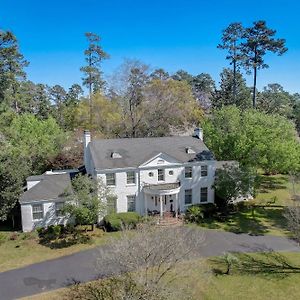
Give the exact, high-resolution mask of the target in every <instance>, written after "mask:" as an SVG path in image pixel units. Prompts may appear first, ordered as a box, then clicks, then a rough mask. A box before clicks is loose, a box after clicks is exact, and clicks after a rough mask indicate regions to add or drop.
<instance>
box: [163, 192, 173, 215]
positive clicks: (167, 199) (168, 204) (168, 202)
mask: <svg viewBox="0 0 300 300" xmlns="http://www.w3.org/2000/svg"><path fill="white" fill-rule="evenodd" d="M163 203H164V212H173V211H174V209H175V207H174V200H173V197H172V195H166V196H163Z"/></svg>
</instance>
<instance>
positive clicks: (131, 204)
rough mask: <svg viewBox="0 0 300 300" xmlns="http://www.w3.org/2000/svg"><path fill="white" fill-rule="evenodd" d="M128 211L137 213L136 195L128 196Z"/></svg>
mask: <svg viewBox="0 0 300 300" xmlns="http://www.w3.org/2000/svg"><path fill="white" fill-rule="evenodd" d="M127 211H135V195H130V196H127Z"/></svg>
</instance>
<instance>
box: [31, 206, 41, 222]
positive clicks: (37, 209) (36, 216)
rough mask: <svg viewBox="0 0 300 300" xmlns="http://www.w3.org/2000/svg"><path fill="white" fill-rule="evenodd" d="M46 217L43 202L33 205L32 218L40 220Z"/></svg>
mask: <svg viewBox="0 0 300 300" xmlns="http://www.w3.org/2000/svg"><path fill="white" fill-rule="evenodd" d="M43 218H44V209H43V204H33V205H32V219H33V220H40V219H43Z"/></svg>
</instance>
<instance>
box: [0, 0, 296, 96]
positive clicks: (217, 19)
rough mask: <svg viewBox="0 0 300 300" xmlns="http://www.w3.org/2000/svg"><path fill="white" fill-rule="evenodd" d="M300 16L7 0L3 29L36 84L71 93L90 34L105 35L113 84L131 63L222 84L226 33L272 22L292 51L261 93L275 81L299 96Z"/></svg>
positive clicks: (0, 6)
mask: <svg viewBox="0 0 300 300" xmlns="http://www.w3.org/2000/svg"><path fill="white" fill-rule="evenodd" d="M299 11H300V1H296V0H285V1H281V0H273V1H271V0H267V1H265V0H260V1H253V0H252V1H242V0H240V1H238V0H227V1H221V0H198V1H197V0H181V1H179V0H172V1H171V0H160V1H158V0H152V1H143V0H140V1H138V0H123V1H121V0H106V1H102V0H60V1H58V0H51V1H49V0H48V1H47V0H39V1H37V0H26V1H24V0H0V28H1V29H4V30H11V31H13V32H14V34H15V35H16V36H17V39H18V41H19V43H20V50H21V52H22V53H23V55H24V56H25V58H26V59H27V60H28V61H29V62H30V65H29V67H28V68H26V72H27V74H28V79H29V80H32V81H33V82H36V83H46V84H49V85H54V84H60V85H62V86H64V87H65V88H68V87H70V86H71V85H72V84H73V83H81V77H82V74H81V73H80V71H79V68H80V67H81V66H82V65H84V63H85V62H84V55H83V51H84V49H85V48H86V46H87V42H86V39H85V37H84V33H85V32H94V33H97V34H98V35H100V36H101V44H102V47H103V49H104V50H105V51H106V52H108V53H109V54H110V59H109V60H106V61H105V62H104V63H103V71H104V74H105V76H106V78H110V75H111V74H113V73H114V72H116V71H117V69H118V66H119V65H121V64H122V62H123V61H124V59H138V60H141V61H142V62H144V63H146V64H149V65H150V66H151V68H152V69H155V68H158V67H160V68H164V69H165V70H167V71H168V72H170V73H174V72H176V71H177V70H179V69H184V70H186V71H188V72H189V73H191V74H194V75H196V74H200V73H202V72H205V73H209V74H211V76H212V77H213V79H214V80H216V82H219V74H220V72H221V71H222V69H223V68H224V67H228V66H229V64H228V61H226V59H225V56H226V51H224V50H220V49H217V47H216V46H217V45H218V43H219V42H220V38H221V33H222V30H223V29H225V28H226V27H227V26H228V24H230V23H232V22H242V23H243V25H244V26H251V24H252V22H253V21H256V20H266V21H267V25H268V26H269V27H270V28H272V29H276V30H277V36H278V37H280V38H285V39H286V45H287V47H288V48H289V51H288V52H287V53H286V54H285V55H284V56H282V57H278V56H276V55H267V56H266V62H267V63H268V64H269V65H270V68H269V69H266V70H261V71H260V72H259V74H258V88H259V89H261V88H262V87H263V86H265V85H267V84H268V83H275V82H276V83H280V84H281V85H282V86H283V87H284V88H285V89H286V90H288V91H290V92H300V86H299V82H300V18H299ZM247 82H248V84H249V85H251V82H252V81H251V77H250V76H248V77H247Z"/></svg>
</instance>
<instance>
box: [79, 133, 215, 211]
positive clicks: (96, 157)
mask: <svg viewBox="0 0 300 300" xmlns="http://www.w3.org/2000/svg"><path fill="white" fill-rule="evenodd" d="M84 161H85V167H86V171H87V173H88V174H90V175H91V176H92V177H94V178H95V179H101V180H102V182H104V184H105V185H106V186H107V187H109V188H111V190H112V192H113V193H114V194H115V195H116V196H117V202H116V203H115V209H116V211H117V212H127V211H136V212H138V213H139V214H141V215H145V214H148V213H157V214H160V215H161V216H162V215H163V214H164V213H166V212H173V213H174V215H177V214H178V213H180V212H184V211H185V210H186V208H187V207H188V206H190V205H192V204H201V203H203V204H204V203H209V202H214V190H213V188H212V186H213V183H214V176H215V169H216V161H215V159H214V157H213V155H212V153H211V152H210V151H209V149H208V148H207V147H206V145H205V144H204V142H203V134H202V130H201V129H196V130H195V134H194V136H173V137H158V138H123V139H99V140H93V139H91V135H90V133H89V132H88V131H85V132H84Z"/></svg>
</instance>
